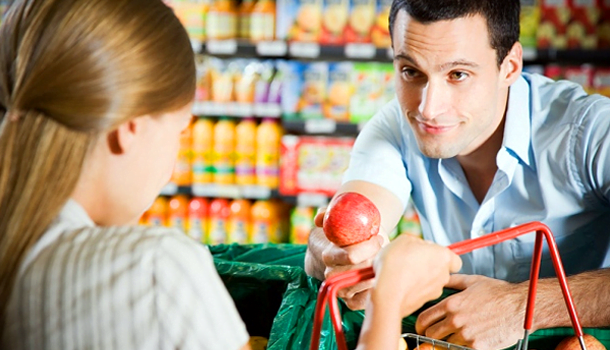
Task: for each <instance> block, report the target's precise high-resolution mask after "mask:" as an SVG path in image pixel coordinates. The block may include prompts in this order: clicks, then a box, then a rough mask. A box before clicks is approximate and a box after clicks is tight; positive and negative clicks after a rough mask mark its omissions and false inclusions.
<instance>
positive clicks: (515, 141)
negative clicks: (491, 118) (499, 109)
mask: <svg viewBox="0 0 610 350" xmlns="http://www.w3.org/2000/svg"><path fill="white" fill-rule="evenodd" d="M530 113H531V111H530V86H529V84H528V82H527V81H526V80H525V78H524V77H523V76H520V77H519V79H517V81H515V82H514V83H513V85H511V87H510V89H509V93H508V108H507V110H506V121H505V124H504V140H503V141H502V147H504V148H506V149H507V151H508V152H509V153H510V154H511V155H513V156H516V157H517V158H519V159H520V160H521V162H523V163H525V164H527V165H528V166H531V161H530V155H529V153H530V144H531V142H530V136H531V123H530V120H531V117H530Z"/></svg>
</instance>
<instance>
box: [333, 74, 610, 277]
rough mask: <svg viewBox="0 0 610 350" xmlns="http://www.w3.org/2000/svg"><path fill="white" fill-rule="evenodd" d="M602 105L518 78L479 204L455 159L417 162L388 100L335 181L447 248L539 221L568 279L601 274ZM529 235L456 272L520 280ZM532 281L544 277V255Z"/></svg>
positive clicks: (604, 208)
mask: <svg viewBox="0 0 610 350" xmlns="http://www.w3.org/2000/svg"><path fill="white" fill-rule="evenodd" d="M609 131H610V99H608V98H605V97H602V96H599V95H591V96H588V95H587V94H586V93H585V92H584V91H583V89H582V87H580V85H577V84H574V83H570V82H567V81H561V82H554V81H552V80H550V79H547V78H545V77H542V76H540V75H531V74H527V73H524V74H523V76H522V77H521V78H519V79H518V80H517V81H516V82H515V83H514V84H513V85H512V86H511V87H510V92H509V101H508V109H507V113H506V123H505V129H504V139H503V143H502V147H501V149H500V150H499V152H498V154H497V156H496V164H497V166H498V171H497V172H496V174H495V177H494V179H493V183H492V184H491V187H490V188H489V190H488V193H487V195H486V197H485V198H484V200H483V201H482V203H480V204H479V202H478V201H477V200H476V199H475V197H474V195H473V194H472V191H471V190H470V187H469V185H468V181H467V180H466V177H465V175H464V172H463V171H462V168H461V166H460V164H459V163H458V162H457V160H456V159H455V158H448V159H432V158H428V157H425V156H424V155H423V154H422V153H421V152H420V150H419V148H418V146H417V142H416V140H415V137H414V135H413V132H412V130H411V127H410V125H409V123H408V122H407V120H406V117H405V116H404V115H403V113H402V111H401V109H400V106H399V104H398V102H397V101H396V100H393V101H392V102H390V103H389V104H387V105H386V106H385V107H383V109H381V110H380V111H379V112H378V113H377V114H376V115H375V116H374V117H373V119H372V120H371V121H370V122H369V123H367V125H366V126H365V127H364V129H363V130H362V132H361V133H360V135H359V136H358V138H357V140H356V143H355V146H354V149H353V150H352V154H351V160H350V165H349V168H348V170H347V171H346V173H345V176H344V182H347V181H350V180H364V181H369V182H372V183H374V184H377V185H380V186H382V187H384V188H387V189H388V190H390V191H392V192H393V193H394V194H396V195H397V196H398V198H400V199H401V201H402V203H403V205H406V203H407V201H408V199H409V197H410V196H411V198H412V199H413V203H414V205H415V208H416V209H417V211H418V214H419V216H420V219H421V224H422V231H423V235H424V238H426V239H428V240H432V241H434V242H436V243H438V244H441V245H449V244H451V243H455V242H459V241H462V240H465V239H468V238H475V237H479V236H482V235H484V234H488V233H491V232H495V231H499V230H502V229H505V228H508V227H512V226H516V225H519V224H523V223H527V222H531V221H541V222H543V223H545V224H547V225H548V226H549V227H550V229H551V231H552V232H553V233H554V236H555V237H556V240H557V244H558V246H559V252H560V254H561V257H562V259H563V263H564V265H565V268H566V272H567V273H568V274H574V273H578V272H581V271H585V270H590V269H596V268H600V267H606V266H608V265H609V261H610V254H609V250H610V249H609V247H610V137H608V132H609ZM534 238H535V235H534V234H528V235H524V236H520V237H519V238H517V239H515V240H511V241H507V242H503V243H501V244H498V245H495V246H493V247H488V248H484V249H479V250H475V251H474V252H473V253H470V254H466V255H464V256H463V257H462V259H463V262H464V264H463V268H462V272H463V273H470V274H480V275H486V276H489V277H495V278H500V279H504V280H508V281H523V280H527V279H528V278H529V269H530V264H531V257H532V251H533V247H534ZM545 252H547V254H546V255H544V256H543V263H542V269H541V274H540V275H541V276H553V275H554V271H553V268H552V264H551V261H550V258H549V256H548V249H547V248H546V245H545Z"/></svg>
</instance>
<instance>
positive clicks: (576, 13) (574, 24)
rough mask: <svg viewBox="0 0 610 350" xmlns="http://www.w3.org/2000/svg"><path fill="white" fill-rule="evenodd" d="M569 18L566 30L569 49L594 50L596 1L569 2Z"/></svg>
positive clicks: (574, 0) (576, 0) (596, 19)
mask: <svg viewBox="0 0 610 350" xmlns="http://www.w3.org/2000/svg"><path fill="white" fill-rule="evenodd" d="M570 13H571V18H570V22H569V23H568V26H567V28H566V37H567V41H568V48H569V49H587V50H590V49H595V48H596V47H597V24H598V21H599V17H600V16H599V7H598V6H597V0H571V1H570Z"/></svg>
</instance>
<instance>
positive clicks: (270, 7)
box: [250, 0, 275, 41]
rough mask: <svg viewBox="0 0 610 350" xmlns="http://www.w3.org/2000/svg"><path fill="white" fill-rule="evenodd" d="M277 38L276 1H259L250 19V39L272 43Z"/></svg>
mask: <svg viewBox="0 0 610 350" xmlns="http://www.w3.org/2000/svg"><path fill="white" fill-rule="evenodd" d="M274 38H275V1H274V0H258V2H257V3H256V5H254V9H253V10H252V15H251V19H250V39H251V40H252V41H265V40H267V41H270V40H273V39H274Z"/></svg>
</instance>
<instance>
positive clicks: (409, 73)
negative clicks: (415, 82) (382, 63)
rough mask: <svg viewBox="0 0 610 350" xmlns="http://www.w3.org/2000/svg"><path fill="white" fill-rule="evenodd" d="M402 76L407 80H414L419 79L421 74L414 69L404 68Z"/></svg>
mask: <svg viewBox="0 0 610 350" xmlns="http://www.w3.org/2000/svg"><path fill="white" fill-rule="evenodd" d="M402 74H403V75H404V76H405V77H406V78H407V79H414V78H417V77H418V76H419V72H418V71H416V70H415V69H412V68H403V70H402Z"/></svg>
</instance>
